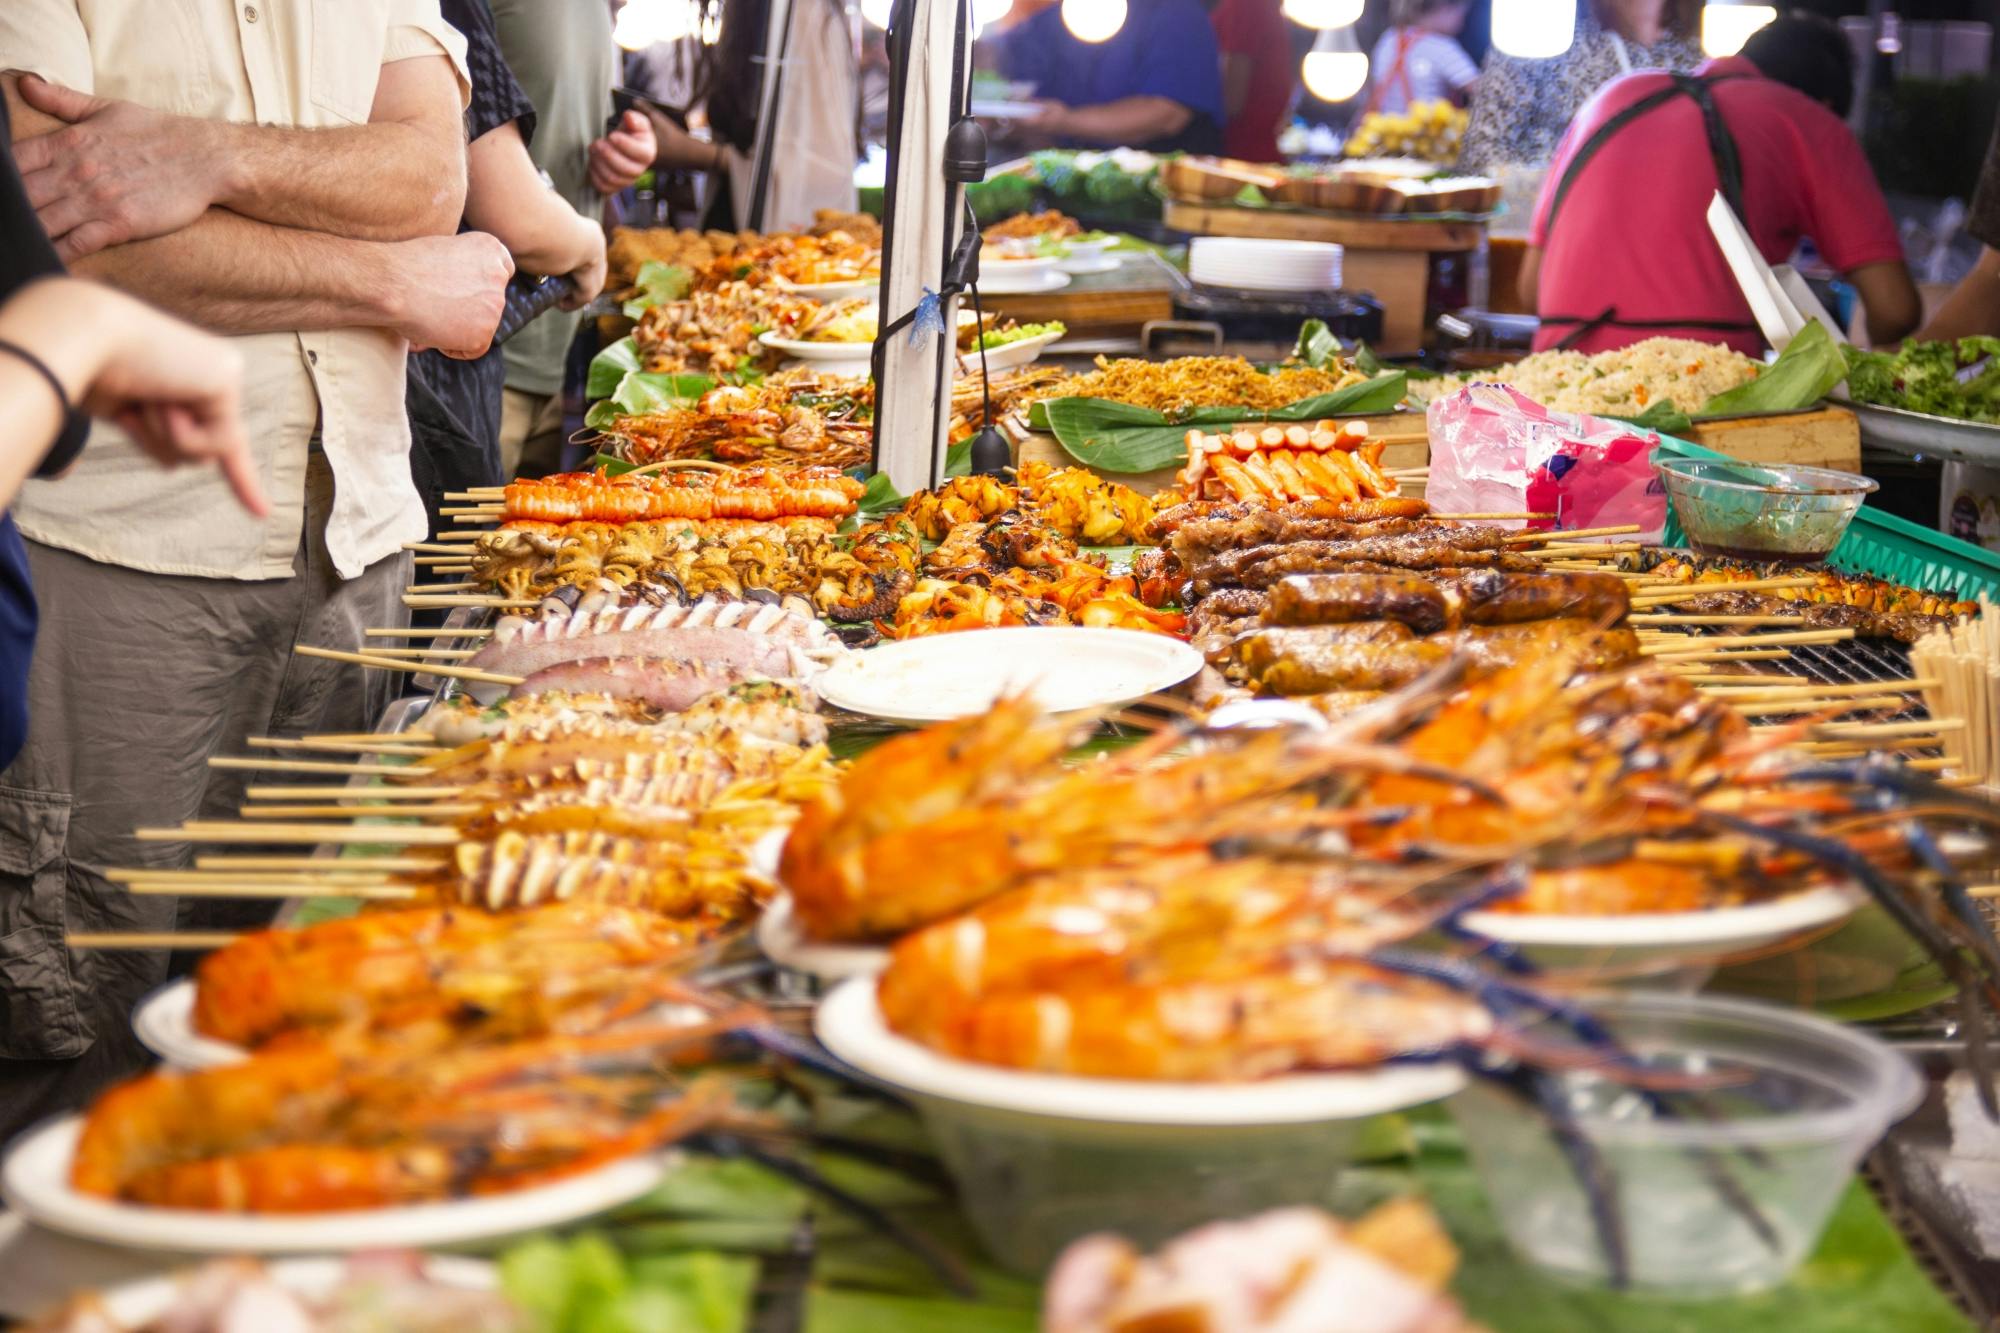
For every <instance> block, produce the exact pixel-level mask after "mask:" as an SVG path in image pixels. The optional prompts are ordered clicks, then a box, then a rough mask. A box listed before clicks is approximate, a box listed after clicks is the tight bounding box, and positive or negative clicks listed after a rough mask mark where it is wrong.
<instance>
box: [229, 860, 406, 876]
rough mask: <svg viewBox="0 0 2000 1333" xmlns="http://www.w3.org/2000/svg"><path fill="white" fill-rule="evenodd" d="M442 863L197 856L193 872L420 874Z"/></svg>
mask: <svg viewBox="0 0 2000 1333" xmlns="http://www.w3.org/2000/svg"><path fill="white" fill-rule="evenodd" d="M444 863H445V858H443V857H438V856H197V857H196V858H195V859H194V868H195V869H196V870H220V871H225V872H230V871H239V870H278V871H295V872H297V873H299V874H301V875H311V874H315V873H328V872H324V871H316V870H315V868H316V867H324V866H332V867H336V868H339V867H352V868H353V869H354V870H356V871H369V870H383V871H390V872H402V871H409V872H412V873H416V874H422V873H424V872H426V871H431V870H435V869H437V868H438V867H439V866H441V865H443V864H444Z"/></svg>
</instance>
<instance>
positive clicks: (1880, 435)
mask: <svg viewBox="0 0 2000 1333" xmlns="http://www.w3.org/2000/svg"><path fill="white" fill-rule="evenodd" d="M1834 401H1836V402H1838V403H1839V404H1840V405H1841V406H1842V407H1847V408H1851V409H1852V410H1853V412H1854V415H1855V416H1856V417H1858V418H1860V421H1861V442H1862V443H1863V444H1872V445H1875V446H1876V447H1878V448H1882V449H1891V450H1894V451H1895V452H1897V453H1900V454H1922V455H1923V456H1924V457H1926V458H1940V459H1956V460H1957V461H1959V462H1961V463H1983V464H1985V465H1986V466H1988V467H1994V466H2000V425H1993V424H1991V423H1988V422H1982V421H1963V420H1960V419H1959V418H1957V417H1938V416H1932V415H1931V414H1930V413H1928V412H1912V411H1910V410H1909V409H1908V408H1902V407H1882V406H1879V405H1877V404H1875V403H1854V402H1849V401H1848V400H1846V399H1845V398H1839V399H1835V400H1834Z"/></svg>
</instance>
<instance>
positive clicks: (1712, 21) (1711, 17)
mask: <svg viewBox="0 0 2000 1333" xmlns="http://www.w3.org/2000/svg"><path fill="white" fill-rule="evenodd" d="M1777 17H1778V11H1777V8H1776V6H1773V5H1704V6H1702V10H1701V49H1702V51H1703V53H1704V54H1706V55H1709V56H1712V57H1714V58H1716V59H1718V60H1719V59H1721V58H1722V57H1723V56H1733V55H1735V54H1737V53H1738V52H1739V51H1741V50H1742V49H1743V43H1745V42H1747V41H1749V40H1750V34H1751V33H1753V32H1755V31H1757V29H1759V28H1761V27H1763V26H1764V25H1765V24H1767V23H1769V22H1771V21H1772V20H1773V19H1775V18H1777Z"/></svg>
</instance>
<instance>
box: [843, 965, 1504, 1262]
mask: <svg viewBox="0 0 2000 1333" xmlns="http://www.w3.org/2000/svg"><path fill="white" fill-rule="evenodd" d="M813 1027H814V1031H815V1032H816V1033H817V1034H818V1036H819V1039H820V1041H821V1042H822V1043H824V1044H825V1046H826V1048H827V1049H828V1050H830V1051H832V1052H833V1054H834V1055H836V1056H838V1057H839V1058H840V1059H842V1060H845V1061H846V1062H847V1063H848V1064H850V1065H853V1066H854V1067H855V1068H856V1069H858V1070H860V1071H861V1072H862V1073H864V1074H867V1075H869V1076H870V1077H872V1078H874V1079H875V1080H877V1081H878V1082H880V1083H882V1084H884V1085H886V1086H887V1087H889V1088H891V1089H893V1090H894V1091H896V1092H897V1093H898V1094H900V1095H902V1096H903V1097H905V1098H906V1099H907V1100H908V1101H909V1102H910V1103H911V1105H913V1106H915V1107H916V1109H917V1114H918V1115H919V1116H920V1117H922V1119H923V1122H924V1128H925V1129H926V1130H927V1131H929V1133H930V1136H931V1139H932V1141H933V1142H934V1143H935V1144H936V1145H937V1149H938V1154H939V1156H941V1157H942V1158H943V1159H944V1164H945V1169H946V1170H948V1171H949V1172H950V1173H951V1176H952V1179H953V1180H954V1181H955V1182H956V1183H957V1185H958V1192H959V1199H960V1201H961V1203H962V1204H963V1205H964V1208H965V1214H966V1218H967V1219H968V1220H969V1221H970V1222H971V1223H972V1227H973V1230H974V1231H976V1232H977V1233H978V1234H979V1239H980V1241H981V1242H982V1243H983V1244H984V1245H985V1246H986V1249H987V1251H988V1253H990V1254H991V1255H992V1256H993V1258H994V1259H995V1260H996V1261H998V1262H999V1263H1000V1264H1001V1265H1002V1266H1003V1267H1006V1268H1008V1269H1011V1270H1013V1271H1015V1272H1018V1273H1024V1274H1030V1275H1039V1274H1040V1273H1042V1272H1043V1271H1044V1270H1045V1269H1047V1267H1048V1266H1049V1264H1051V1263H1052V1262H1054V1260H1055V1258H1056V1256H1057V1255H1059V1254H1060V1253H1062V1250H1063V1247H1064V1246H1066V1245H1068V1244H1069V1243H1070V1242H1071V1241H1073V1240H1076V1239H1077V1238H1079V1237H1081V1236H1086V1235H1089V1234H1090V1233H1092V1232H1096V1231H1115V1232H1118V1233H1119V1234H1121V1235H1124V1236H1127V1237H1129V1238H1131V1239H1132V1240H1134V1241H1136V1242H1138V1243H1139V1244H1141V1245H1144V1246H1147V1247H1149V1248H1150V1247H1152V1246H1154V1245H1157V1244H1159V1243H1160V1242H1162V1241H1165V1240H1167V1239H1169V1238H1170V1237H1173V1236H1176V1235H1178V1234H1180V1233H1181V1232H1183V1231H1186V1230H1189V1229H1190V1228H1192V1227H1195V1226H1199V1225H1200V1224H1202V1223H1204V1222H1212V1221H1214V1220H1215V1219H1216V1218H1219V1217H1242V1216H1247V1215H1249V1214H1251V1213H1258V1212H1263V1211H1264V1210H1266V1209H1269V1208H1275V1207H1279V1206H1281V1205H1284V1204H1294V1203H1319V1204H1323V1203H1325V1201H1326V1199H1327V1196H1328V1193H1329V1191H1330V1190H1331V1189H1332V1186H1333V1183H1334V1176H1335V1174H1336V1173H1337V1172H1338V1171H1339V1170H1340V1169H1341V1168H1342V1167H1344V1166H1346V1165H1347V1164H1348V1163H1349V1162H1350V1161H1352V1160H1353V1157H1354V1155H1355V1153H1356V1151H1357V1150H1358V1149H1359V1148H1360V1147H1361V1146H1362V1143H1363V1135H1364V1133H1365V1132H1366V1130H1367V1127H1368V1124H1369V1121H1370V1120H1372V1119H1373V1118H1374V1117H1375V1116H1378V1115H1382V1114H1385V1113H1387V1112H1390V1111H1398V1110H1403V1109H1406V1108H1408V1107H1411V1106H1417V1105H1421V1104H1423V1103H1426V1102H1433V1101H1437V1100H1439V1099H1441V1098H1444V1097H1448V1096H1450V1095H1451V1094H1452V1093H1454V1092H1456V1091H1458V1090H1459V1089H1460V1088H1462V1087H1463V1086H1464V1085H1465V1074H1464V1072H1463V1071H1462V1070H1460V1069H1459V1068H1458V1067H1457V1066H1456V1065H1392V1066H1387V1067H1384V1068H1382V1069H1379V1070H1371V1071H1367V1072H1361V1073H1351V1074H1299V1075H1292V1076H1288V1077H1284V1078H1273V1079H1266V1080H1263V1081H1261V1082H1257V1083H1242V1084H1214V1083H1201V1084H1195V1083H1166V1082H1158V1083H1155V1082H1143V1081H1137V1080H1123V1079H1101V1078H1070V1077H1064V1076H1060V1075H1052V1074H1031V1073H1023V1072H1021V1071H1019V1070H1014V1069H1003V1068H1000V1067H998V1066H995V1065H980V1064H973V1063H971V1062H968V1061H965V1060H956V1059H952V1058H951V1057H949V1056H944V1055H939V1054H937V1053H936V1052H934V1051H931V1050H929V1049H928V1048H926V1047H923V1046H920V1045H918V1044H917V1043H915V1042H912V1041H909V1040H907V1039H906V1038H903V1037H900V1036H898V1035H896V1034H895V1033H894V1032H892V1031H890V1030H889V1028H888V1026H887V1025H886V1024H885V1023H884V1022H883V1019H882V1011H881V1008H880V1006H879V1005H877V1004H876V1002H875V980H874V978H872V977H862V978H856V979H854V980H850V981H845V982H842V983H841V984H840V985H839V986H837V987H836V988H835V989H834V990H833V991H832V992H831V993H829V994H828V995H827V997H826V998H825V999H824V1000H822V1001H821V1002H820V1006H819V1009H818V1010H817V1012H816V1013H815V1014H814V1016H813Z"/></svg>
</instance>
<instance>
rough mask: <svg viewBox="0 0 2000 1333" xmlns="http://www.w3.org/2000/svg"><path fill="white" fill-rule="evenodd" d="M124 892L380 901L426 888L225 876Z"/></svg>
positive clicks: (420, 892) (141, 886) (417, 894)
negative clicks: (286, 882) (217, 878)
mask: <svg viewBox="0 0 2000 1333" xmlns="http://www.w3.org/2000/svg"><path fill="white" fill-rule="evenodd" d="M125 892H127V893H132V894H137V895H139V896H140V897H148V896H154V895H157V896H160V897H166V898H298V897H303V896H305V894H307V893H310V894H311V896H312V897H315V898H361V899H365V900H369V901H381V902H409V901H410V900H411V899H413V898H418V897H421V896H423V890H421V889H419V888H416V887H414V886H412V885H403V884H325V885H298V884H284V883H276V882H273V883H257V882H254V881H251V880H244V881H241V882H238V881H235V880H223V881H220V882H216V883H208V882H204V881H200V880H188V881H186V882H185V883H180V884H155V883H139V884H127V885H126V886H125Z"/></svg>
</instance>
